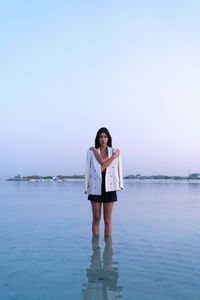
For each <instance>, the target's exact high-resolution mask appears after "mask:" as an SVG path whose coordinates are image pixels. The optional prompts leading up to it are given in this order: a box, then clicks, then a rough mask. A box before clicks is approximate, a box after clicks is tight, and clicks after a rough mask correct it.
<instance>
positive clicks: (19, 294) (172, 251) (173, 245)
mask: <svg viewBox="0 0 200 300" xmlns="http://www.w3.org/2000/svg"><path fill="white" fill-rule="evenodd" d="M83 189H84V185H83V182H82V181H69V182H60V183H59V182H53V183H51V182H49V183H47V182H46V183H43V182H42V183H36V182H6V181H0V241H1V246H0V261H1V268H0V299H1V300H8V299H9V300H37V299H38V300H39V299H42V300H54V299H55V300H64V299H73V300H76V299H77V300H78V299H84V300H91V299H94V300H103V299H104V300H105V299H106V300H114V299H118V300H119V299H126V300H132V299H137V300H138V299H142V300H150V299H152V300H157V299H159V300H172V299H174V300H179V299H181V300H182V299H185V300H186V299H187V300H197V299H198V300H199V299H200V230H199V229H200V217H199V211H200V184H199V183H188V182H172V181H170V182H167V181H164V182H163V181H134V180H132V181H131V180H127V181H125V189H124V191H123V192H118V202H117V203H115V206H114V211H113V234H112V239H109V240H107V241H106V243H105V242H104V239H103V229H104V228H103V222H101V235H100V240H99V241H97V240H93V241H92V235H91V219H92V215H91V207H90V201H88V200H87V196H86V195H84V193H83Z"/></svg>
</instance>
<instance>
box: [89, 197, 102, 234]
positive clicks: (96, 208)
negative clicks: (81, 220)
mask: <svg viewBox="0 0 200 300" xmlns="http://www.w3.org/2000/svg"><path fill="white" fill-rule="evenodd" d="M90 202H91V205H92V214H93V221H92V232H93V235H95V236H99V222H100V219H101V202H95V201H90Z"/></svg>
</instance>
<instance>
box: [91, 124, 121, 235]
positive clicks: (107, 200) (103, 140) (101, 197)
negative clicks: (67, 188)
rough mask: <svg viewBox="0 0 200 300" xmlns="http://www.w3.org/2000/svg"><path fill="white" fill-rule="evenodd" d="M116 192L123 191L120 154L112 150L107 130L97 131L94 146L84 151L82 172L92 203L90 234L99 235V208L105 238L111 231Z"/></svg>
mask: <svg viewBox="0 0 200 300" xmlns="http://www.w3.org/2000/svg"><path fill="white" fill-rule="evenodd" d="M117 190H123V176H122V163H121V158H120V151H119V150H118V149H117V150H116V151H114V149H113V148H112V138H111V135H110V133H109V131H108V129H107V128H105V127H102V128H100V129H99V130H98V132H97V134H96V138H95V147H91V148H90V149H89V150H88V152H87V159H86V170H85V193H86V194H89V195H88V200H90V201H91V205H92V213H93V222H92V232H93V235H94V236H99V222H100V219H101V206H102V203H103V213H104V222H105V237H107V236H110V235H111V232H112V222H111V218H112V209H113V205H114V202H116V201H117V193H116V191H117Z"/></svg>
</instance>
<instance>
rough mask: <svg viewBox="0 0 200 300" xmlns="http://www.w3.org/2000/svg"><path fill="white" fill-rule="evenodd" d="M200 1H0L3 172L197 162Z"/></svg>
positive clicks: (147, 170)
mask: <svg viewBox="0 0 200 300" xmlns="http://www.w3.org/2000/svg"><path fill="white" fill-rule="evenodd" d="M199 12H200V2H199V1H190V2H189V1H126V0H125V1H1V3H0V20H1V21H0V22H1V26H0V39H1V43H0V52H1V55H0V65H1V68H0V70H1V71H0V79H1V89H0V99H1V100H0V101H1V110H0V134H1V141H0V149H1V155H0V177H1V178H6V177H9V176H14V175H16V174H18V173H20V174H21V175H32V174H41V175H46V174H48V175H51V174H52V175H56V174H83V173H84V165H85V157H86V151H87V149H88V147H89V146H92V145H93V144H94V137H95V135H96V132H97V130H98V129H99V128H100V127H102V126H106V127H107V128H108V129H109V130H110V132H111V135H112V137H113V146H118V147H119V148H120V150H121V156H122V160H123V169H124V175H128V174H136V173H139V174H144V175H151V174H169V175H187V173H188V169H189V170H190V172H200V159H199V153H200V141H199V128H200V118H199V113H200V102H199V101H200V97H199V96H200V87H199V78H200V56H199V53H200V39H199V32H200V20H199Z"/></svg>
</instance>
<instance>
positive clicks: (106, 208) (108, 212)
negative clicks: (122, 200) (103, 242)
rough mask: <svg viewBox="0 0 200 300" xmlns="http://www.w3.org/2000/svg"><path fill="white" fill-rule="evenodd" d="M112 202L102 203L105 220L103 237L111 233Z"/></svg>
mask: <svg viewBox="0 0 200 300" xmlns="http://www.w3.org/2000/svg"><path fill="white" fill-rule="evenodd" d="M113 205H114V202H108V203H104V204H103V215H104V222H105V237H108V236H111V233H112V209H113Z"/></svg>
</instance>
